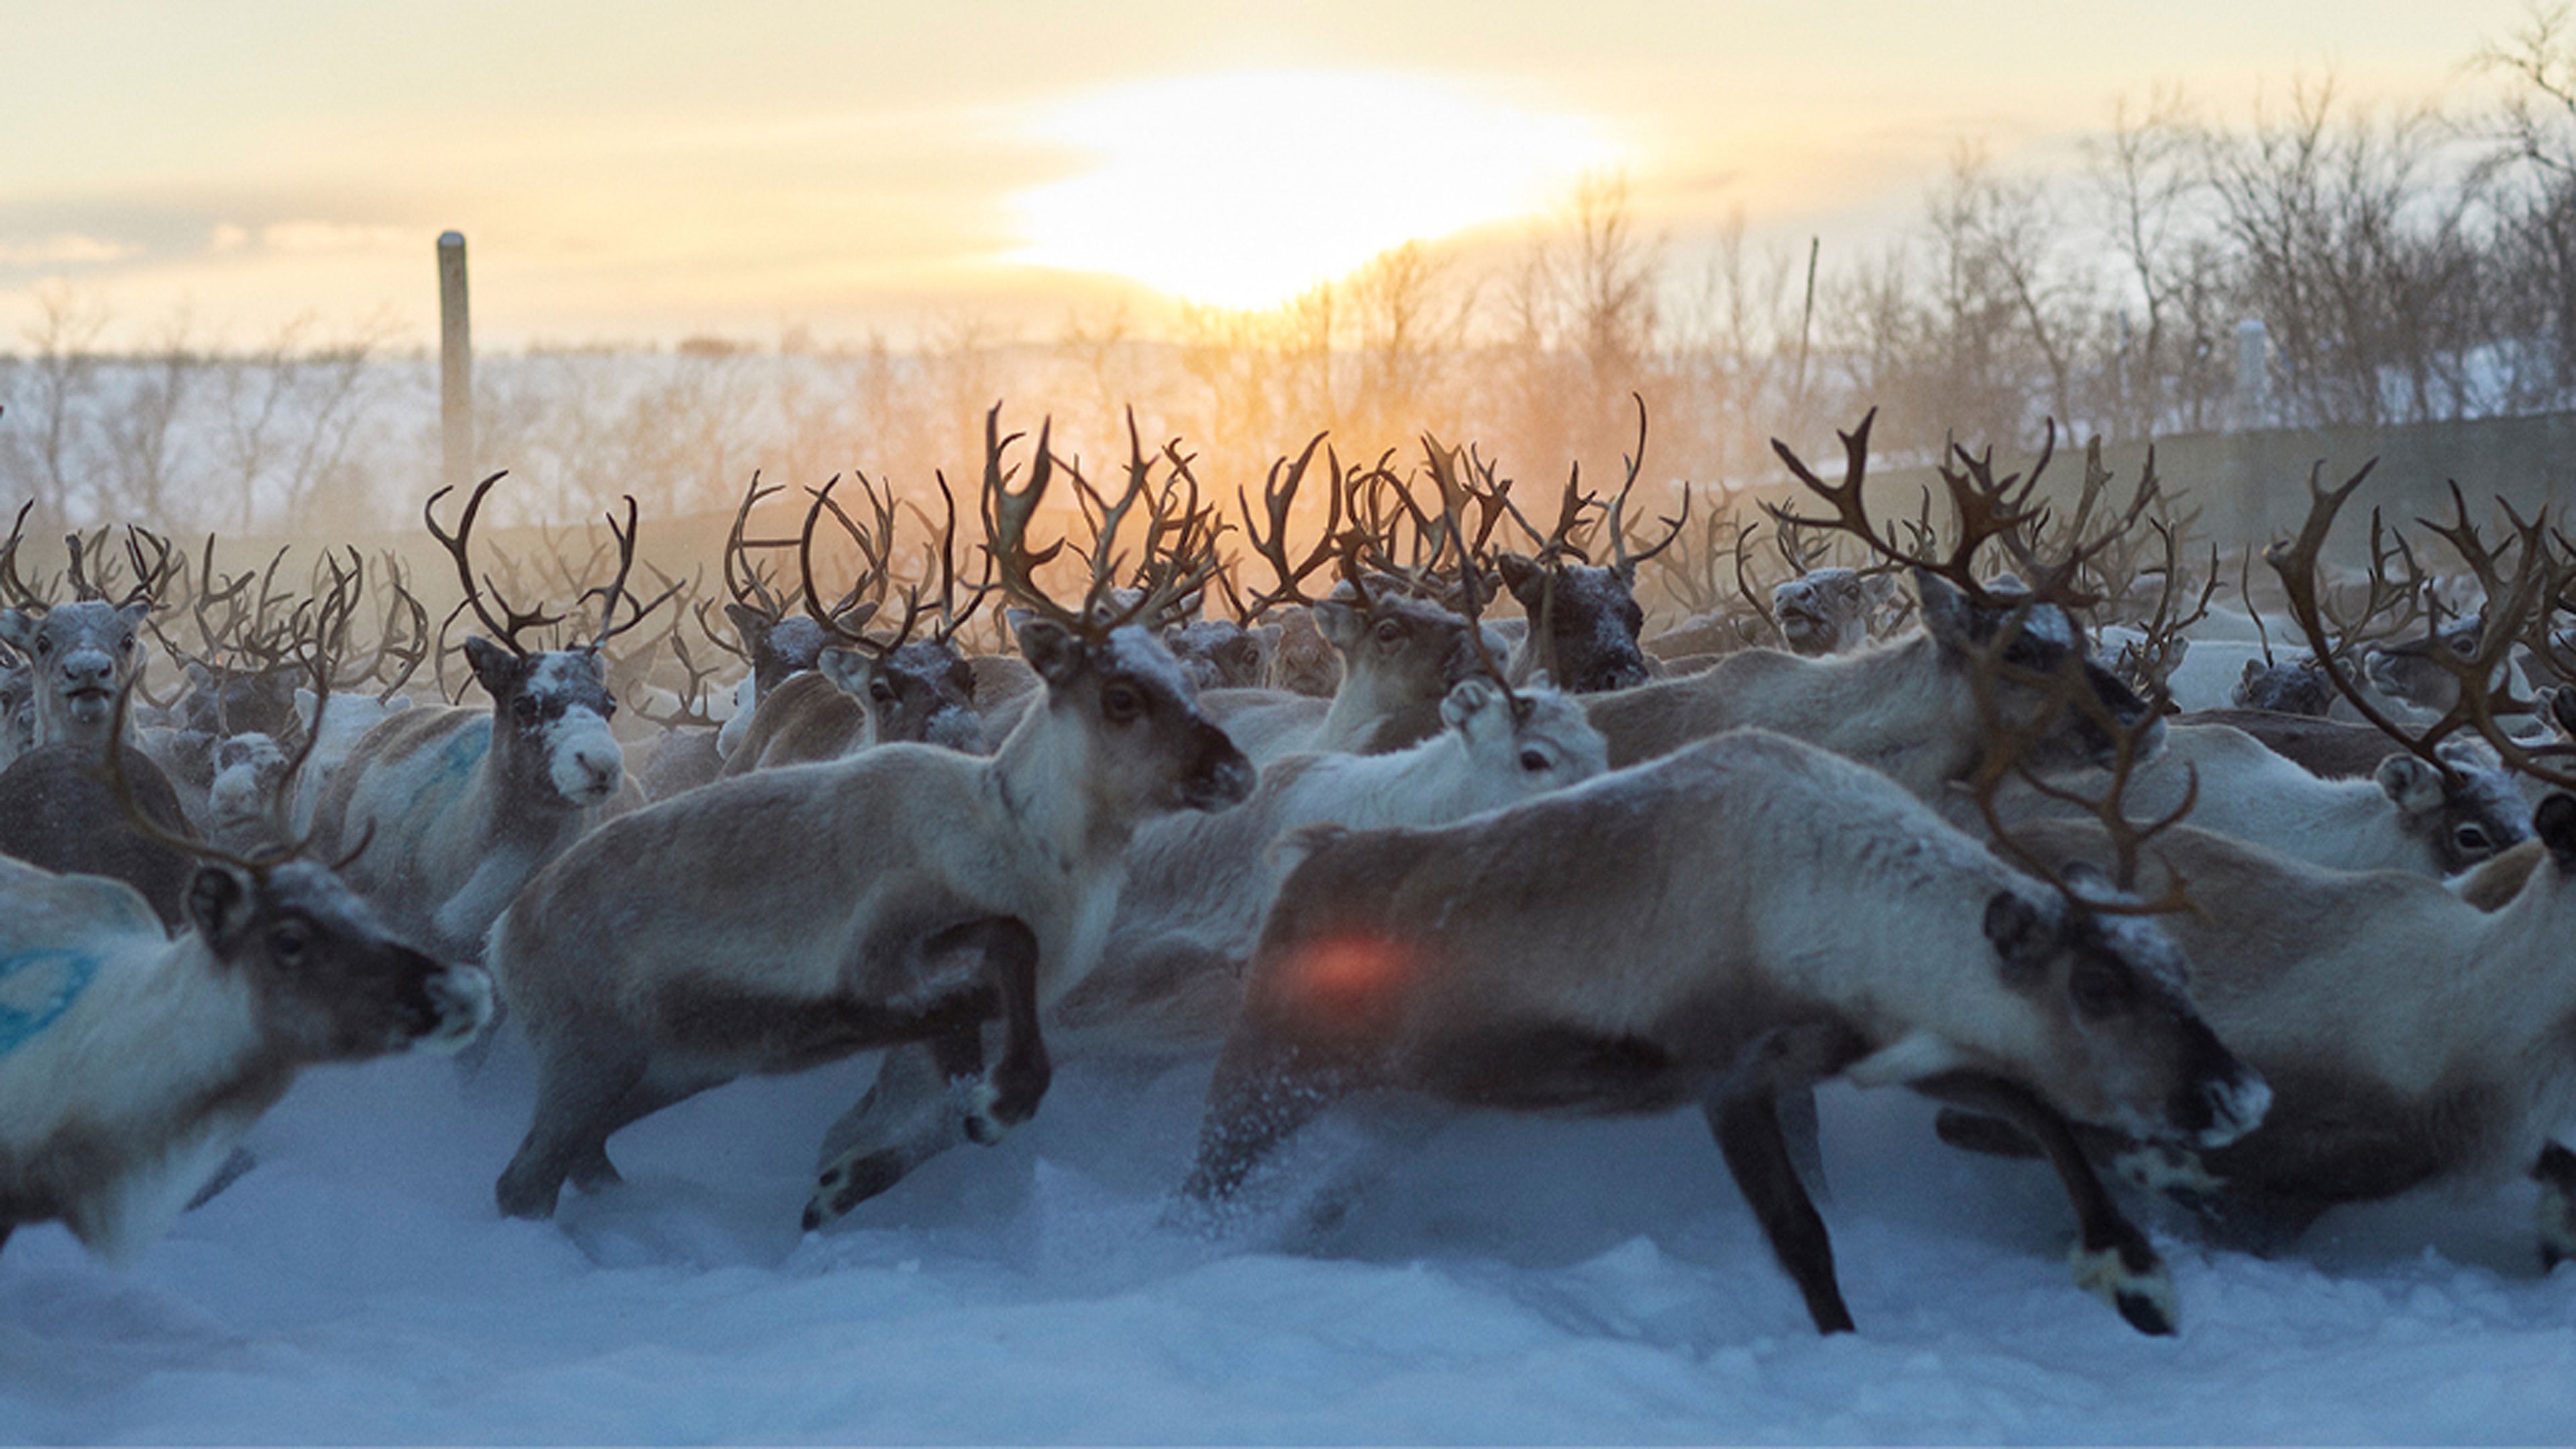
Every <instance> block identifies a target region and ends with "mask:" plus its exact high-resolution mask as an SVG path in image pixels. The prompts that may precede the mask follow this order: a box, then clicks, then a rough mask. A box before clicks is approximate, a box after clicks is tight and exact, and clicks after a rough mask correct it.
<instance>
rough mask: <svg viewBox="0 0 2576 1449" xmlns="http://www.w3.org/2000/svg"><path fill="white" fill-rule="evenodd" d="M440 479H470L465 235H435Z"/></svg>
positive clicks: (470, 341) (470, 335)
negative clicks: (436, 253) (436, 245)
mask: <svg viewBox="0 0 2576 1449" xmlns="http://www.w3.org/2000/svg"><path fill="white" fill-rule="evenodd" d="M438 436H439V470H438V476H439V481H440V482H441V483H444V484H445V485H447V486H448V487H451V488H462V487H464V486H466V485H468V484H470V483H472V482H473V481H474V329H473V326H472V324H471V323H470V322H469V321H468V320H467V318H466V313H465V233H463V232H461V231H443V232H440V233H439V234H438Z"/></svg>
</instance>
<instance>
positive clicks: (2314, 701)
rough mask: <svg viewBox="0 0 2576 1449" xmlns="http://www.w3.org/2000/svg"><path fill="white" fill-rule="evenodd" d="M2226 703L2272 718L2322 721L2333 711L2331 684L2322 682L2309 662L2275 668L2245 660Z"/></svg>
mask: <svg viewBox="0 0 2576 1449" xmlns="http://www.w3.org/2000/svg"><path fill="white" fill-rule="evenodd" d="M2228 699H2229V701H2230V702H2231V703H2233V704H2234V705H2235V706H2236V707H2237V708H2238V709H2268V710H2270V711H2272V712H2273V713H2275V714H2296V715H2306V716H2307V717H2309V718H2311V719H2324V718H2325V717H2326V714H2327V712H2328V711H2330V710H2332V709H2333V708H2334V701H2335V692H2334V682H2333V681H2332V680H2329V679H2327V678H2326V675H2325V671H2324V670H2322V669H2319V668H2318V667H2317V664H2316V661H2315V660H2313V659H2291V660H2285V661H2283V662H2281V663H2278V664H2265V663H2264V662H2262V661H2261V660H2259V659H2248V660H2246V661H2245V672H2244V674H2242V675H2241V676H2239V677H2238V679H2237V681H2236V688H2235V689H2234V690H2232V691H2230V692H2229V694H2228Z"/></svg>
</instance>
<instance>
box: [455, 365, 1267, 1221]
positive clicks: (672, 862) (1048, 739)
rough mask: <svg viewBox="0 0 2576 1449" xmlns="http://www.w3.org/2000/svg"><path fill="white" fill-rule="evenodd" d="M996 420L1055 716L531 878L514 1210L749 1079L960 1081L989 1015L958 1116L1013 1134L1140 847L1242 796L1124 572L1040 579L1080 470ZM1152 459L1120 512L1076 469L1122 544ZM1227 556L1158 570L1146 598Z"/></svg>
mask: <svg viewBox="0 0 2576 1449" xmlns="http://www.w3.org/2000/svg"><path fill="white" fill-rule="evenodd" d="M999 412H1000V409H999V408H998V407H997V408H996V409H995V410H994V413H993V414H992V415H991V416H988V417H987V419H986V422H985V447H986V465H985V491H984V516H985V522H986V529H987V536H988V539H989V541H990V549H991V552H992V554H993V557H994V558H995V560H996V563H997V565H998V566H999V568H1000V571H1001V575H1002V579H1003V581H1004V583H1005V585H1006V586H1007V587H1009V588H1010V589H1011V591H1012V592H1013V593H1015V594H1018V595H1019V596H1020V597H1021V598H1022V600H1023V602H1024V603H1026V604H1028V605H1029V606H1030V607H1031V608H1033V609H1035V610H1037V611H1038V613H1039V615H1040V617H1036V618H1032V619H1031V620H1029V621H1028V622H1027V623H1026V624H1024V625H1023V626H1022V627H1021V629H1020V647H1021V650H1022V652H1023V653H1024V654H1025V655H1026V657H1027V658H1028V661H1029V663H1030V665H1031V666H1032V667H1033V668H1035V669H1036V670H1037V672H1038V674H1039V675H1040V676H1041V677H1042V678H1043V679H1044V681H1045V688H1046V701H1045V705H1044V707H1043V708H1040V709H1037V710H1034V711H1032V712H1030V714H1029V715H1028V716H1027V717H1026V719H1024V720H1023V721H1022V723H1021V725H1020V727H1019V728H1018V729H1017V730H1015V731H1014V732H1013V733H1012V735H1011V737H1010V738H1009V739H1007V740H1005V741H1004V742H1003V744H1002V748H1001V749H1000V751H999V752H998V753H996V754H994V755H993V756H991V757H989V758H987V757H978V756H971V755H965V754H960V753H957V752H955V751H952V750H943V749H937V748H933V747H930V746H926V745H913V744H890V745H885V746H882V747H880V748H878V749H875V750H871V751H869V752H867V753H865V754H861V755H857V756H854V757H852V758H850V759H847V760H840V761H835V762H831V763H828V764H818V765H805V766H797V767H793V768H789V769H783V770H765V771H761V772H758V773H755V774H752V775H747V776H742V777H739V778H736V779H732V780H720V781H717V782H716V783H714V784H712V785H709V786H707V787H705V788H704V789H700V790H693V791H690V792H688V793H687V794H684V795H680V796H677V797H675V798H673V799H671V800H668V801H664V802H662V803H660V804H657V805H654V806H651V807H649V808H647V809H644V810H642V811H638V812H637V813H635V814H632V815H628V816H625V817H623V818H621V819H619V820H616V821H614V822H612V823H610V824H609V825H607V826H605V827H603V828H602V829H601V830H600V831H598V832H597V833H596V834H594V835H592V836H590V837H589V838H587V839H585V840H584V841H582V842H581V843H580V844H578V845H576V846H574V847H573V849H572V850H571V851H569V852H567V853H566V854H565V855H564V857H563V858H562V859H561V860H559V861H557V862H556V863H555V864H554V865H552V866H550V867H549V868H548V869H547V870H546V871H545V872H544V873H543V874H541V875H540V876H539V877H538V878H537V879H536V880H535V881H534V882H532V883H531V884H530V886H529V888H528V890H527V891H526V892H525V893H524V894H523V895H522V896H521V897H520V899H519V900H518V902H517V903H516V904H514V905H513V906H512V907H511V908H510V910H509V911H508V912H507V913H506V914H505V915H504V916H503V917H502V918H501V920H500V921H499V923H498V924H496V925H495V926H494V927H493V930H492V936H491V947H490V956H491V961H492V965H493V969H494V972H495V975H496V976H497V978H498V980H499V982H500V985H501V990H502V994H503V997H504V999H505V1000H506V1001H507V1002H508V1003H509V1005H510V1006H511V1008H512V1009H513V1010H514V1011H516V1012H517V1013H518V1014H519V1019H520V1020H521V1021H522V1022H524V1023H525V1025H526V1028H527V1031H528V1036H529V1039H530V1041H531V1042H532V1044H533V1045H534V1046H535V1048H536V1051H537V1057H538V1062H539V1081H538V1089H537V1092H538V1095H537V1103H536V1111H535V1116H534V1120H533V1122H532V1123H531V1125H530V1127H529V1130H528V1135H527V1138H526V1140H525V1141H524V1142H522V1143H521V1145H520V1148H519V1151H518V1154H517V1155H516V1156H515V1157H514V1158H513V1159H512V1160H511V1163H510V1165H509V1168H508V1169H507V1170H506V1171H504V1172H503V1173H502V1174H501V1179H500V1182H499V1184H498V1187H497V1189H496V1194H495V1195H496V1197H497V1198H498V1200H499V1202H500V1205H501V1208H502V1210H503V1211H504V1212H507V1213H510V1214H512V1215H515V1216H530V1217H543V1216H546V1215H548V1214H550V1213H551V1212H552V1211H553V1210H554V1205H555V1201H556V1198H557V1195H558V1194H559V1192H560V1190H561V1187H562V1184H563V1182H564V1181H565V1180H566V1178H567V1177H569V1178H570V1179H571V1180H572V1181H573V1182H574V1183H575V1185H577V1186H580V1187H583V1188H585V1189H590V1188H596V1187H599V1186H601V1185H603V1184H606V1183H609V1182H613V1181H615V1180H616V1170H615V1168H614V1167H613V1166H611V1165H610V1162H609V1159H608V1155H607V1150H606V1143H607V1139H608V1137H609V1135H610V1134H611V1133H614V1132H615V1131H617V1130H618V1129H619V1128H620V1127H622V1126H624V1125H625V1124H627V1123H629V1122H632V1121H634V1120H636V1119H637V1118H639V1117H642V1116H645V1115H647V1114H649V1113H651V1112H654V1111H657V1110H659V1109H660V1108H662V1107H665V1106H667V1105H669V1104H671V1103H673V1102H676V1101H678V1100H680V1099H681V1098H684V1097H687V1096H689V1095H691V1094H693V1093H695V1092H698V1091H701V1090H703V1089H705V1088H707V1087H711V1086H715V1085H717V1084H719V1083H722V1082H725V1081H729V1080H731V1079H733V1078H734V1077H737V1076H740V1075H743V1074H744V1073H747V1072H783V1071H794V1070H798V1069H800V1068H803V1067H807V1066H812V1065H815V1064H817V1063H820V1062H824V1061H828V1060H831V1059H833V1058H836V1057H840V1056H844V1055H847V1054H849V1053H851V1052H855V1051H862V1050H866V1049H870V1048H878V1047H887V1046H893V1045H897V1044H900V1043H904V1042H911V1041H930V1042H934V1043H937V1044H938V1048H939V1051H940V1053H941V1059H942V1062H943V1065H944V1066H945V1067H946V1068H947V1069H948V1070H949V1071H950V1072H951V1073H952V1074H954V1075H957V1076H971V1075H973V1074H975V1073H977V1072H978V1071H979V1070H981V1069H982V1066H983V1050H982V1041H983V1035H982V1034H983V1025H984V1022H985V1021H986V1020H987V1019H988V1018H991V1017H994V1016H999V1017H1000V1018H1001V1020H1002V1023H1003V1043H1002V1048H1001V1052H1000V1056H999V1059H998V1060H997V1061H995V1062H994V1064H993V1066H992V1069H991V1070H990V1071H989V1072H985V1073H984V1074H983V1080H982V1082H981V1084H980V1086H979V1087H978V1088H977V1092H976V1099H975V1104H974V1106H973V1108H972V1109H971V1111H970V1113H969V1115H968V1118H967V1127H968V1130H969V1133H970V1135H973V1136H975V1137H976V1138H978V1139H979V1140H993V1139H997V1138H998V1137H1000V1136H1001V1135H1002V1134H1003V1133H1004V1132H1005V1131H1006V1130H1007V1129H1008V1128H1009V1127H1011V1126H1012V1125H1013V1124H1015V1123H1018V1122H1020V1121H1023V1120H1025V1119H1026V1118H1027V1117H1028V1116H1029V1115H1030V1114H1031V1113H1032V1112H1034V1111H1035V1110H1036V1109H1037V1105H1038V1101H1039V1098H1040V1097H1041V1096H1042V1095H1043V1094H1044V1093H1045V1091H1046V1087H1047V1082H1048V1077H1049V1066H1048V1060H1047V1053H1046V1047H1045V1043H1044V1041H1043V1039H1042V1036H1041V1032H1040V1025H1039V1023H1040V1020H1041V1018H1042V1016H1043V1013H1044V1012H1045V1011H1046V1010H1047V1008H1049V1007H1050V1006H1052V1005H1053V1004H1054V1003H1055V1002H1056V1001H1057V1000H1058V999H1060V998H1061V997H1062V996H1063V995H1064V994H1065V993H1066V992H1067V991H1069V990H1071V989H1073V988H1074V987H1075V986H1076V985H1078V984H1079V983H1080V982H1081V980H1082V978H1083V977H1084V976H1085V975H1086V974H1087V973H1088V972H1089V971H1090V970H1091V968H1092V966H1093V965H1094V963H1095V962H1096V961H1097V959H1098V956H1099V951H1100V943H1101V939H1102V937H1103V936H1104V934H1105V933H1106V931H1107V928H1108V924H1109V920H1110V915H1111V912H1112V910H1113V909H1114V907H1115V905H1116V901H1117V891H1118V885H1119V881H1120V878H1121V876H1122V874H1123V871H1124V864H1123V862H1124V857H1125V851H1126V847H1127V842H1128V839H1129V837H1130V835H1131V834H1132V833H1133V832H1134V830H1135V829H1136V827H1137V826H1138V825H1139V824H1140V823H1142V822H1143V821H1145V820H1148V819H1151V818H1153V817H1155V816H1157V815H1162V814H1167V813H1170V812H1173V811H1178V810H1221V809H1224V808H1226V807H1228V806H1231V805H1234V804H1236V803H1238V802H1240V801H1241V800H1242V799H1243V798H1244V797H1245V796H1246V795H1248V794H1250V793H1251V790H1252V784H1253V771H1252V767H1251V765H1250V763H1249V762H1248V761H1246V760H1245V759H1244V758H1243V756H1242V754H1241V752H1240V751H1238V750H1236V749H1235V748H1234V746H1233V745H1232V743H1230V742H1229V741H1228V740H1227V739H1226V737H1225V735H1224V734H1223V732H1221V731H1220V730H1218V729H1217V728H1216V727H1215V726H1214V725H1213V724H1211V723H1210V722H1209V721H1208V720H1207V718H1206V717H1205V716H1204V715H1202V714H1200V713H1199V711H1198V708H1197V706H1196V704H1195V702H1194V700H1193V698H1192V691H1191V689H1190V686H1189V681H1188V680H1187V679H1186V678H1185V677H1184V676H1183V675H1182V674H1181V673H1180V671H1179V670H1178V669H1177V668H1176V667H1174V666H1173V664H1172V661H1171V655H1170V654H1169V653H1168V652H1167V651H1166V650H1165V649H1164V648H1163V646H1162V645H1161V644H1160V643H1159V642H1158V641H1157V640H1155V638H1154V637H1153V636H1152V635H1151V634H1150V633H1148V632H1147V631H1145V630H1143V629H1140V628H1137V627H1135V626H1134V625H1132V624H1126V623H1123V622H1121V621H1118V620H1114V619H1113V620H1103V619H1100V618H1099V617H1098V616H1097V615H1096V614H1095V613H1094V612H1093V610H1092V608H1091V605H1092V604H1093V603H1094V602H1095V601H1096V600H1097V598H1098V596H1099V593H1100V591H1101V590H1102V589H1104V588H1105V587H1106V586H1107V585H1108V583H1109V582H1110V580H1109V579H1107V578H1106V577H1104V576H1103V575H1102V574H1101V573H1100V572H1099V571H1097V570H1096V571H1095V573H1094V575H1093V578H1092V581H1091V593H1090V594H1089V595H1088V596H1087V597H1086V598H1085V599H1084V600H1083V601H1082V603H1081V605H1080V606H1079V607H1074V608H1066V607H1062V606H1059V605H1056V604H1053V603H1050V602H1048V601H1047V600H1046V598H1045V596H1044V595H1043V594H1042V593H1040V592H1039V590H1038V588H1037V584H1036V582H1035V580H1034V578H1033V577H1032V571H1033V569H1034V568H1035V566H1036V563H1037V555H1035V554H1033V552H1032V550H1031V548H1030V546H1029V540H1028V537H1027V529H1028V524H1029V519H1030V516H1031V515H1032V513H1033V512H1034V511H1035V509H1036V507H1037V504H1038V502H1039V499H1040V498H1041V497H1042V496H1043V494H1044V492H1045V489H1046V486H1047V483H1048V481H1049V478H1050V476H1051V475H1052V473H1053V470H1054V469H1055V468H1057V467H1060V466H1063V465H1061V464H1060V463H1058V462H1057V461H1056V460H1055V459H1054V458H1053V457H1052V455H1051V454H1050V453H1049V451H1048V444H1047V437H1046V434H1045V433H1044V432H1043V431H1042V432H1041V433H1040V436H1039V440H1038V448H1037V456H1036V460H1035V462H1034V463H1033V464H1032V466H1031V473H1030V478H1029V482H1028V484H1027V485H1026V486H1025V487H1023V488H1021V489H1019V490H1017V491H1013V490H1012V489H1011V488H1010V486H1009V474H1008V472H1006V470H1005V469H1004V467H1003V456H1004V452H1005V450H1006V448H1007V447H1008V443H1007V442H1006V441H1005V440H1003V439H1002V438H1000V437H999V435H998V434H999V422H998V418H999ZM1068 471H1070V470H1068ZM1146 472H1147V470H1146V468H1145V467H1144V464H1143V460H1142V459H1141V458H1139V459H1138V460H1137V465H1136V466H1135V467H1133V468H1132V469H1131V471H1130V474H1129V484H1128V487H1127V489H1126V490H1125V491H1124V493H1123V494H1122V495H1121V496H1120V497H1119V498H1118V500H1117V501H1115V502H1110V501H1108V500H1106V499H1102V498H1100V497H1099V496H1098V495H1096V494H1090V490H1089V485H1088V484H1087V483H1084V482H1082V480H1081V479H1080V478H1079V475H1076V484H1077V486H1078V487H1080V488H1082V489H1083V490H1084V491H1085V493H1086V494H1087V495H1089V496H1090V498H1091V501H1092V503H1093V504H1094V505H1095V506H1096V508H1097V509H1098V511H1099V513H1100V514H1101V515H1102V516H1103V520H1104V522H1103V527H1104V528H1105V529H1106V530H1107V531H1109V532H1110V533H1112V534H1114V533H1115V531H1116V527H1117V524H1118V522H1119V521H1120V520H1122V519H1124V518H1126V517H1127V515H1128V512H1129V510H1130V509H1131V508H1132V507H1133V506H1134V504H1135V503H1136V502H1137V501H1138V499H1139V498H1140V497H1146V496H1148V494H1149V490H1148V487H1147V478H1146ZM1150 506H1151V505H1149V507H1150ZM1165 521H1166V520H1163V519H1161V518H1160V517H1159V516H1157V517H1156V519H1155V522H1156V523H1158V524H1159V523H1163V522H1165ZM1104 556H1105V551H1104ZM1213 566H1214V565H1213V562H1212V561H1206V562H1201V563H1198V564H1195V565H1194V566H1193V568H1192V572H1191V573H1189V574H1179V573H1174V574H1172V575H1169V576H1167V577H1165V578H1164V579H1163V580H1162V581H1161V583H1160V584H1159V586H1158V587H1157V588H1156V589H1155V590H1154V593H1153V595H1151V596H1149V597H1148V598H1147V599H1146V600H1145V601H1144V603H1143V604H1141V605H1140V606H1139V612H1140V613H1141V612H1143V611H1144V610H1145V609H1147V608H1151V607H1157V606H1159V605H1160V604H1161V603H1163V602H1166V601H1167V599H1168V597H1169V596H1171V595H1173V594H1177V593H1178V592H1181V591H1184V590H1185V589H1187V588H1192V587H1197V586H1198V585H1199V584H1202V583H1204V582H1205V578H1206V573H1205V572H1204V570H1206V569H1210V568H1213Z"/></svg>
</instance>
